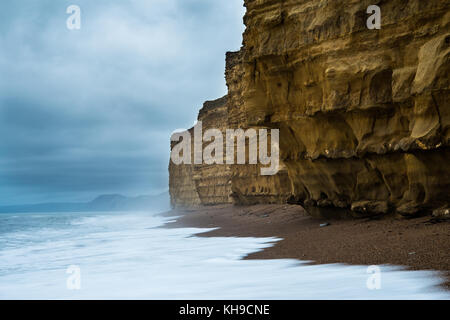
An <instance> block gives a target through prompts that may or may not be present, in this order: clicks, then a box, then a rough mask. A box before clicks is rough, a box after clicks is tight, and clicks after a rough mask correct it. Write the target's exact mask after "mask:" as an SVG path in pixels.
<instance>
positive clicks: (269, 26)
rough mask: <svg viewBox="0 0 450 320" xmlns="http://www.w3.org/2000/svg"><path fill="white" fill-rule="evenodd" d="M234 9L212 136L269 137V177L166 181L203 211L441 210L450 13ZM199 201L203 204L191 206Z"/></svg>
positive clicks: (251, 172)
mask: <svg viewBox="0 0 450 320" xmlns="http://www.w3.org/2000/svg"><path fill="white" fill-rule="evenodd" d="M372 4H377V5H379V6H380V7H381V14H382V25H381V29H380V30H369V29H368V28H367V27H366V20H367V18H368V17H369V15H368V14H367V13H366V10H367V7H368V6H369V5H372ZM245 6H246V7H247V13H246V15H245V17H244V22H245V24H246V27H247V28H246V31H245V33H244V39H243V48H242V49H241V51H240V52H238V53H229V54H227V69H226V80H227V85H228V89H229V93H228V99H227V103H226V112H224V110H225V109H224V108H222V109H220V108H218V109H217V110H218V111H217V112H218V113H220V114H221V116H220V117H222V116H223V118H222V119H223V121H222V122H221V125H222V127H218V128H223V125H224V123H226V125H227V126H228V127H229V128H244V129H245V128H278V129H280V152H281V170H280V172H279V173H278V174H277V175H275V176H261V175H259V170H258V168H257V167H258V166H257V165H253V166H251V165H232V166H229V167H226V168H221V166H216V169H211V168H209V169H207V168H204V169H199V170H197V171H196V172H197V173H198V174H197V175H195V174H194V176H195V177H194V178H187V175H183V173H182V172H181V171H180V170H181V169H173V170H172V171H171V181H172V180H173V181H178V180H180V181H186V182H185V184H189V183H192V181H194V182H195V184H196V186H197V187H196V188H197V194H198V195H199V199H200V200H199V202H200V203H207V204H213V203H222V202H229V201H233V202H235V203H237V204H243V203H257V202H263V203H265V202H271V203H273V202H277V203H283V202H291V203H300V204H307V205H317V206H333V207H340V208H351V209H352V210H354V211H355V212H360V213H361V214H366V213H384V212H387V211H389V210H391V209H392V210H396V211H397V212H399V213H401V214H405V215H409V214H415V213H417V212H418V211H420V210H422V209H436V208H438V207H441V206H448V203H449V201H450V200H449V194H450V169H449V166H448V163H449V159H450V151H449V150H450V149H449V141H450V130H449V125H450V107H449V102H448V101H449V98H450V88H449V76H448V75H449V71H450V63H449V62H450V32H449V30H450V2H448V1H441V0H429V1H421V0H410V1H406V0H390V1H360V0H355V1H351V0H347V1H344V0H333V1H326V0H308V1H307V0H285V1H275V0H246V1H245ZM210 113H214V109H212V110H210ZM201 114H202V113H201ZM209 116H210V117H213V116H212V115H209ZM215 124H216V123H215V122H210V123H209V124H208V125H215ZM204 127H206V126H205V125H204ZM171 167H172V165H171ZM176 170H178V171H180V172H179V173H175V171H176ZM216 170H220V172H222V173H223V176H224V177H225V176H226V177H228V180H229V181H230V185H228V184H227V187H226V188H225V187H224V188H218V186H222V185H223V184H222V182H223V181H222V180H220V181H221V182H220V183H219V182H217V183H218V184H216V181H215V180H214V179H212V178H211V177H210V173H211V172H215V171H216ZM178 171H177V172H178ZM222 173H221V176H222ZM188 180H189V181H191V182H188ZM225 180H226V179H225ZM211 188H212V189H211ZM171 190H173V192H171V194H172V201H175V202H177V201H178V202H179V204H183V202H184V201H182V200H181V193H179V192H178V191H175V189H172V188H171ZM206 190H210V191H209V193H210V194H212V196H207V197H203V198H202V196H200V194H205V193H208V191H206ZM211 190H214V191H211ZM228 192H229V194H227V193H228ZM203 199H208V200H206V201H205V200H203ZM191 202H192V203H194V202H195V203H196V204H197V202H198V201H197V202H196V201H191Z"/></svg>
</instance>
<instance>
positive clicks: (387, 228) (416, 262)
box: [165, 205, 450, 289]
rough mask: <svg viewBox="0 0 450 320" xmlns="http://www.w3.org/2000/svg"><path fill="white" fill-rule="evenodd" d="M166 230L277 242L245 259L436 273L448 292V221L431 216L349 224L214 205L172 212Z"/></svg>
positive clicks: (276, 209) (285, 209)
mask: <svg viewBox="0 0 450 320" xmlns="http://www.w3.org/2000/svg"><path fill="white" fill-rule="evenodd" d="M165 215H167V216H178V218H177V220H176V222H172V223H169V224H167V225H165V227H168V228H180V227H198V228H218V229H215V230H213V231H209V232H205V233H201V234H198V235H197V236H199V237H276V238H281V239H282V240H281V241H278V242H277V243H275V244H274V246H272V247H270V248H267V249H265V250H262V251H259V252H255V253H252V254H250V255H248V256H247V257H246V258H245V259H298V260H303V261H311V263H313V264H334V263H342V264H350V265H397V266H404V267H405V268H406V269H407V270H437V271H441V272H442V275H443V277H444V278H445V281H446V283H445V285H444V287H445V288H446V289H450V233H449V223H450V221H448V220H447V221H445V220H444V221H439V220H438V221H437V220H433V219H432V217H431V216H423V217H419V218H414V219H398V218H396V217H395V216H383V217H377V218H361V219H350V218H346V217H342V216H336V217H332V216H330V215H328V216H326V218H325V217H323V216H322V217H321V216H317V215H315V216H311V215H310V214H309V213H308V212H307V211H306V210H305V209H304V208H302V207H301V206H298V205H253V206H232V205H218V206H211V207H200V208H196V209H184V210H180V209H178V210H172V211H170V212H168V213H165Z"/></svg>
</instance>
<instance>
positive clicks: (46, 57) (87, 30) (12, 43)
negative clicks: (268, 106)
mask: <svg viewBox="0 0 450 320" xmlns="http://www.w3.org/2000/svg"><path fill="white" fill-rule="evenodd" d="M242 3H243V1H242V0H226V1H218V0H215V1H213V0H116V1H112V0H96V1H92V0H72V1H64V0H58V1H55V0H39V1H37V0H22V1H17V0H2V2H1V7H0V205H9V204H20V203H36V202H47V201H85V200H90V199H91V198H93V197H95V196H97V195H99V194H105V193H120V194H124V195H129V196H134V195H140V194H152V193H157V192H160V191H164V190H166V189H167V188H168V187H167V184H168V172H167V167H168V161H169V139H170V133H171V132H172V131H173V130H174V129H178V128H188V127H190V126H192V124H193V122H194V120H195V119H196V116H197V112H198V109H199V108H200V107H201V105H202V103H203V101H205V100H211V99H215V98H219V97H221V96H223V95H224V94H225V93H226V86H225V80H224V68H225V52H226V51H234V50H238V49H239V47H240V45H241V36H242V32H243V28H244V27H243V24H242V17H243V14H244V8H243V5H242ZM72 4H75V5H78V6H79V7H80V8H81V29H80V30H68V29H67V27H66V20H67V18H68V17H69V14H66V9H67V7H68V6H69V5H72Z"/></svg>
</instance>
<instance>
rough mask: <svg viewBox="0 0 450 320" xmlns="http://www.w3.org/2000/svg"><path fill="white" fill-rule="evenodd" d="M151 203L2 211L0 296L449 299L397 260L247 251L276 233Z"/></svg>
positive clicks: (435, 279) (424, 274)
mask: <svg viewBox="0 0 450 320" xmlns="http://www.w3.org/2000/svg"><path fill="white" fill-rule="evenodd" d="M174 220H176V217H166V216H163V215H160V214H158V213H157V212H88V213H86V212H82V213H54V212H53V213H14V214H8V213H3V214H0V299H2V300H5V299H112V300H115V299H139V300H140V299H170V300H178V299H189V300H197V299H206V300H211V299H224V300H228V299H242V300H254V299H288V300H293V299H325V300H327V299H340V300H341V299H450V294H449V292H448V291H445V290H444V289H443V287H442V286H441V284H442V283H443V282H444V279H443V277H442V274H440V273H439V272H434V271H410V270H407V269H406V268H404V267H401V266H391V265H382V266H351V265H344V264H330V265H314V264H311V263H310V262H309V261H299V260H293V259H277V260H245V259H243V258H245V256H247V255H248V254H250V253H253V252H257V251H260V250H264V249H265V248H268V247H270V246H273V245H274V244H276V242H277V241H280V240H281V239H278V238H275V237H270V238H248V237H247V238H246V237H199V236H197V235H198V234H200V233H203V232H207V231H210V230H212V229H201V228H166V227H165V225H166V224H168V223H170V222H172V221H174Z"/></svg>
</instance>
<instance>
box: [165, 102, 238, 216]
mask: <svg viewBox="0 0 450 320" xmlns="http://www.w3.org/2000/svg"><path fill="white" fill-rule="evenodd" d="M227 107H228V104H227V97H226V96H225V97H223V98H220V99H218V100H215V101H207V102H205V103H204V105H203V108H202V109H201V110H200V112H199V115H198V121H202V123H203V128H204V129H209V128H215V129H219V130H221V131H225V130H226V128H227V125H228V121H227ZM189 132H190V134H191V135H192V137H193V136H194V134H193V128H192V129H190V130H189ZM172 147H173V145H172ZM191 150H192V155H191V163H192V164H181V165H175V164H174V163H172V162H170V165H169V191H170V198H171V204H172V206H173V207H175V208H181V207H182V208H190V207H196V206H199V205H214V204H226V203H232V199H231V197H230V195H231V171H230V167H229V166H227V165H225V164H224V165H206V164H194V161H193V160H194V159H193V150H194V141H192V148H191Z"/></svg>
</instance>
